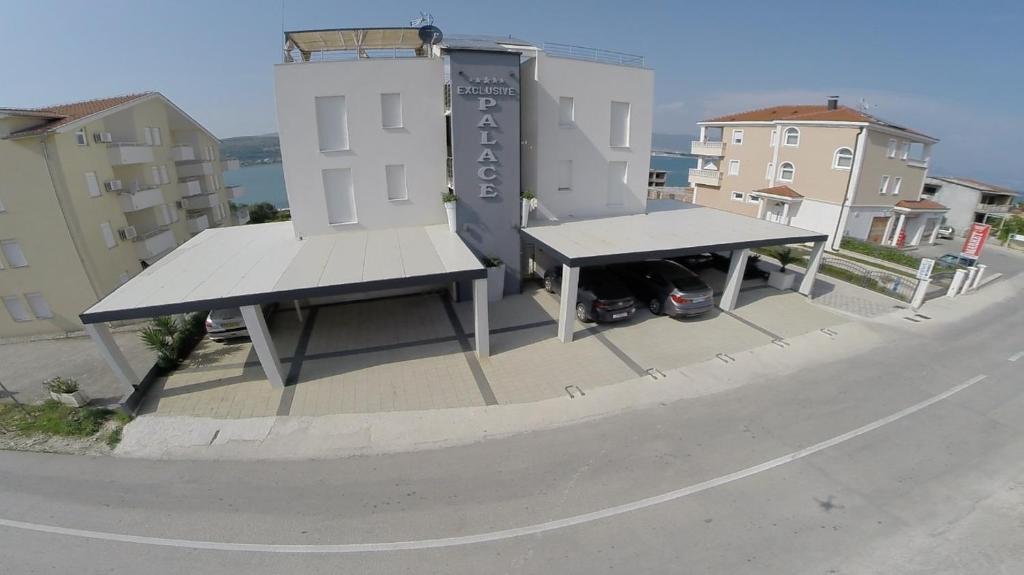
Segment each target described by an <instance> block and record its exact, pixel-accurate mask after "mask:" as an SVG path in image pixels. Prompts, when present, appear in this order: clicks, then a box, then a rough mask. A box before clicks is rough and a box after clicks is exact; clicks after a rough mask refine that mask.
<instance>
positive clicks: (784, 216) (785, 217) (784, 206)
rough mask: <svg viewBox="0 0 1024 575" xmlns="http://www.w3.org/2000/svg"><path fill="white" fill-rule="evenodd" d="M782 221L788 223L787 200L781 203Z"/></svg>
mask: <svg viewBox="0 0 1024 575" xmlns="http://www.w3.org/2000/svg"><path fill="white" fill-rule="evenodd" d="M782 223H784V224H786V225H787V226H788V225H789V202H785V203H783V204H782Z"/></svg>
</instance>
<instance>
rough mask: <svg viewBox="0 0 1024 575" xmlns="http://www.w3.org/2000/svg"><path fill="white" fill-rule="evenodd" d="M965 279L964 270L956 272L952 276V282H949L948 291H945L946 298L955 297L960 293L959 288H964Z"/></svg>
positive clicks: (965, 273)
mask: <svg viewBox="0 0 1024 575" xmlns="http://www.w3.org/2000/svg"><path fill="white" fill-rule="evenodd" d="M966 277H967V272H965V271H964V270H956V273H954V274H953V281H951V282H949V289H948V290H946V297H956V295H957V294H958V293H960V288H962V287H964V279H965V278H966Z"/></svg>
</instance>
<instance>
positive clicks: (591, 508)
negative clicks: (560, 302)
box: [0, 296, 1024, 575]
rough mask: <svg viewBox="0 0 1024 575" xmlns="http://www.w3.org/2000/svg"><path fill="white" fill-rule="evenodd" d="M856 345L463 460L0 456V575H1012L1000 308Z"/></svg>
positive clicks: (1021, 419)
mask: <svg viewBox="0 0 1024 575" xmlns="http://www.w3.org/2000/svg"><path fill="white" fill-rule="evenodd" d="M876 329H878V330H879V331H880V332H882V333H883V335H884V336H885V337H886V338H887V341H888V342H889V345H886V346H882V347H880V348H879V349H877V350H875V351H874V352H872V353H871V354H869V355H867V356H861V357H854V358H851V359H843V360H839V361H836V362H834V363H831V364H827V365H825V366H824V367H820V368H818V369H815V370H807V371H804V372H802V373H800V374H798V375H796V376H789V377H788V378H786V379H778V380H765V381H761V382H757V383H753V384H750V385H745V386H742V387H739V388H737V389H734V390H733V391H729V392H724V393H720V394H717V395H711V396H706V397H703V398H699V399H694V400H686V401H680V402H677V403H673V404H669V405H664V406H661V407H658V408H653V409H646V410H638V411H632V412H629V413H625V414H623V415H618V416H613V417H608V418H604V419H600V420H596V421H592V422H588V423H584V424H579V425H575V426H572V427H569V428H563V429H560V430H555V431H550V432H535V433H531V434H526V435H521V436H515V437H511V438H507V439H501V440H493V441H488V442H484V443H480V444H476V445H470V446H465V447H457V448H450V449H443V450H436V451H424V452H418V453H409V454H401V455H393V456H375V457H358V458H349V459H344V460H335V461H311V462H301V463H294V462H290V463H269V462H268V463H206V462H204V463H195V462H148V461H139V460H121V459H113V458H78V457H70V456H56V455H43V454H28V453H14V452H6V453H0V549H2V550H3V552H2V558H0V572H2V573H12V574H22V573H72V572H73V573H78V574H86V573H182V574H185V573H187V574H190V575H198V574H203V573H218V574H224V573H246V574H252V573H257V574H258V573H275V574H279V573H332V574H335V573H599V572H622V573H630V574H634V573H728V574H730V575H731V574H738V573H752V574H753V573H756V574H765V573H785V574H793V573H814V574H818V573H820V574H832V573H835V574H846V573H886V574H892V573H930V574H931V573H957V574H961V573H979V574H980V573H984V574H986V575H990V574H993V573H1022V572H1024V537H1022V536H1021V526H1022V525H1024V393H1022V385H1024V376H1022V368H1024V354H1021V352H1024V337H1022V336H1021V330H1022V329H1024V296H1018V297H1017V298H1016V299H1015V300H1014V301H1013V302H1012V305H1004V306H999V307H995V308H990V309H989V310H988V311H987V312H983V313H980V314H978V315H976V316H973V317H972V318H970V319H969V320H965V321H964V322H962V323H961V324H960V325H958V326H957V329H956V330H941V331H939V330H936V333H938V334H939V336H938V337H923V336H922V335H923V334H924V333H926V332H927V330H928V327H927V323H926V322H925V323H921V324H911V323H909V322H908V324H907V325H906V326H899V327H885V326H878V327H877V328H876ZM1018 354H1021V355H1018ZM1013 358H1016V359H1017V360H1016V361H1011V359H1013ZM982 376H984V377H982ZM67 529H71V530H76V531H63V530H67ZM395 542H404V543H401V544H399V545H395ZM238 544H248V545H238Z"/></svg>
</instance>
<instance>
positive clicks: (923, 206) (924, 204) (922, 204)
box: [896, 200, 949, 210]
mask: <svg viewBox="0 0 1024 575" xmlns="http://www.w3.org/2000/svg"><path fill="white" fill-rule="evenodd" d="M896 207H897V208H904V209H907V210H948V209H949V208H947V207H946V206H944V205H942V204H940V203H939V202H935V201H932V200H903V201H901V202H897V203H896Z"/></svg>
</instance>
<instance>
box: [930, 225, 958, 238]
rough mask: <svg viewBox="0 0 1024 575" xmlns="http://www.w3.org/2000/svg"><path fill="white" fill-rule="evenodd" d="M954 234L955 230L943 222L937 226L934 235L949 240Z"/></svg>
mask: <svg viewBox="0 0 1024 575" xmlns="http://www.w3.org/2000/svg"><path fill="white" fill-rule="evenodd" d="M955 235H956V230H954V229H953V226H947V225H945V224H943V225H941V226H939V232H938V233H937V234H936V235H935V237H937V238H939V239H943V240H951V239H953V237H954V236H955Z"/></svg>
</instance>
